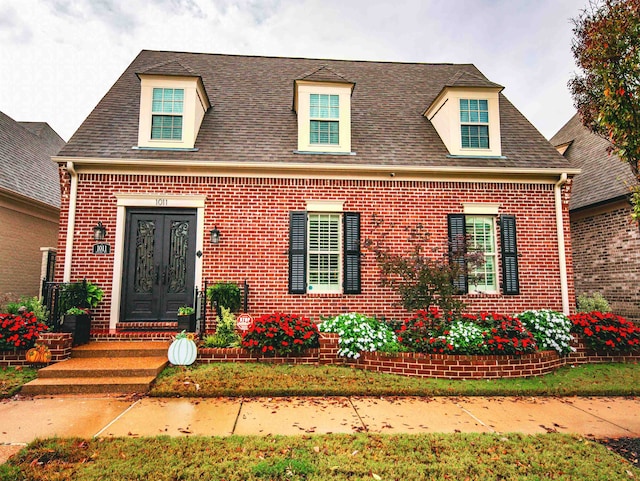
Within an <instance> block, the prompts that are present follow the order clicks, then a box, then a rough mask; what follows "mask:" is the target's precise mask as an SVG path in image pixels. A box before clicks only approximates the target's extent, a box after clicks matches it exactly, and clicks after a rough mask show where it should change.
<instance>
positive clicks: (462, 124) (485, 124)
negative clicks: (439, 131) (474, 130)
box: [458, 97, 492, 152]
mask: <svg viewBox="0 0 640 481" xmlns="http://www.w3.org/2000/svg"><path fill="white" fill-rule="evenodd" d="M461 100H466V101H471V100H477V101H481V100H485V101H486V102H487V117H489V99H466V98H463V97H461V98H460V99H458V119H459V120H460V148H461V149H462V150H464V151H467V150H474V151H485V152H489V151H490V150H491V140H492V139H491V127H490V125H491V124H490V122H491V119H490V118H489V119H488V120H487V122H471V121H470V120H468V121H465V122H463V121H462V120H461V119H460V114H461V112H462V108H461V107H460V101H461ZM470 112H471V110H469V113H470ZM465 126H467V127H480V126H482V127H487V142H488V144H489V146H488V147H464V146H463V145H462V127H465Z"/></svg>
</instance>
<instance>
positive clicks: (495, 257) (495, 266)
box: [464, 211, 500, 294]
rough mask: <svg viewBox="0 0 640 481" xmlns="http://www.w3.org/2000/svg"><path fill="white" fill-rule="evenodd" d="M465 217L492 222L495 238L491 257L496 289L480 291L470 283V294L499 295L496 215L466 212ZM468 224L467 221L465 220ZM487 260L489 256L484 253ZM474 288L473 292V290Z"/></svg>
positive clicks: (492, 233)
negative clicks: (481, 218)
mask: <svg viewBox="0 0 640 481" xmlns="http://www.w3.org/2000/svg"><path fill="white" fill-rule="evenodd" d="M464 214H465V217H484V218H487V219H490V220H491V229H492V232H491V235H492V236H493V253H492V254H490V255H489V256H490V257H492V258H493V279H494V286H493V287H494V288H493V289H487V290H484V289H478V288H477V286H476V285H475V284H473V283H472V282H471V281H469V294H498V293H499V292H500V291H499V284H500V282H499V279H498V237H497V229H496V215H494V214H487V213H475V214H469V213H467V212H466V211H465V213H464ZM465 223H466V219H465ZM484 255H485V258H486V257H487V254H486V253H484ZM472 287H473V290H472Z"/></svg>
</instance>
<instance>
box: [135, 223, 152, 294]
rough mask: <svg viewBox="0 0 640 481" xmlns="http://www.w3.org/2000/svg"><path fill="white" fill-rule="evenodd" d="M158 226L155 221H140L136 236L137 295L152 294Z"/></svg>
mask: <svg viewBox="0 0 640 481" xmlns="http://www.w3.org/2000/svg"><path fill="white" fill-rule="evenodd" d="M155 233H156V225H155V222H153V221H147V220H140V221H138V227H137V234H136V259H135V266H136V267H135V281H134V285H133V289H134V291H135V292H137V293H151V291H152V290H153V281H154V271H153V265H154V259H153V252H154V248H155Z"/></svg>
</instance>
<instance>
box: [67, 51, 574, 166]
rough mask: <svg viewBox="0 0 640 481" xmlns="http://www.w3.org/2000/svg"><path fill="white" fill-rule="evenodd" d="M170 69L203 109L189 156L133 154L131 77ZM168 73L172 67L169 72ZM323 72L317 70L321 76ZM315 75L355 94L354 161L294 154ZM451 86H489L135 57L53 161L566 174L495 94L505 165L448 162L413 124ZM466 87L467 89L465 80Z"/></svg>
mask: <svg viewBox="0 0 640 481" xmlns="http://www.w3.org/2000/svg"><path fill="white" fill-rule="evenodd" d="M172 62H177V63H179V64H180V65H181V66H183V67H184V68H185V69H186V70H188V71H190V72H193V73H194V74H195V75H199V76H200V77H201V78H202V81H203V84H204V86H205V88H206V90H207V93H208V95H209V99H210V100H211V104H212V107H211V109H209V111H208V112H207V113H206V114H205V117H204V120H203V122H202V125H201V127H200V132H199V134H198V138H197V140H196V145H195V147H196V148H197V149H198V150H197V151H196V152H171V151H142V150H134V149H132V147H133V146H135V145H136V144H137V141H138V116H139V108H140V107H139V106H140V103H139V102H140V98H139V97H140V81H139V79H138V78H137V76H136V72H145V71H147V70H148V69H151V68H154V67H156V66H158V65H159V64H165V65H168V64H170V63H172ZM174 65H176V64H174ZM323 67H324V69H323ZM313 72H323V73H324V74H325V75H329V78H334V80H335V78H336V77H335V76H336V75H337V76H339V77H341V78H344V79H348V80H349V81H350V82H353V83H355V84H356V85H357V88H356V89H355V90H354V91H353V95H352V102H351V135H352V140H351V150H352V151H354V152H356V155H355V156H347V157H345V156H340V155H299V154H295V153H294V151H295V150H297V118H296V114H295V112H294V111H293V110H292V98H293V85H294V80H295V79H299V78H301V75H305V73H306V74H307V75H309V74H312V73H313ZM457 74H460V75H458V77H457V81H458V82H464V83H465V85H468V84H469V82H470V83H475V84H476V85H481V86H492V87H495V86H497V84H494V83H492V82H489V81H488V80H487V79H486V78H485V77H484V76H483V75H482V73H480V72H479V71H478V69H477V68H476V67H475V66H473V65H469V64H460V65H453V64H418V63H392V62H368V61H367V62H364V61H346V60H318V59H306V58H278V57H249V56H237V55H219V54H197V53H179V52H160V51H147V50H144V51H142V52H141V53H140V54H139V55H138V56H137V57H136V58H135V59H134V61H133V62H132V63H131V65H130V66H129V67H128V68H127V70H126V71H125V72H124V73H123V74H122V76H121V77H120V78H119V79H118V80H117V81H116V83H115V84H114V85H113V87H112V88H111V89H110V90H109V92H108V93H107V94H106V95H105V97H104V98H103V99H102V101H101V102H100V103H99V104H98V105H97V106H96V108H95V109H94V110H93V112H91V114H90V115H89V116H88V117H87V119H86V120H85V121H84V123H83V124H82V125H81V126H80V128H79V129H78V131H77V132H76V133H75V134H74V135H73V137H72V138H71V139H70V140H69V142H68V143H67V145H66V146H65V147H64V149H62V151H61V152H60V156H63V157H98V158H114V159H115V158H120V159H159V160H164V159H175V158H179V159H184V160H187V161H192V162H197V161H207V162H233V163H242V162H273V161H278V162H296V163H309V164H313V163H349V164H363V165H371V164H374V165H389V166H394V165H399V166H425V167H439V166H461V167H462V166H473V167H477V166H491V167H499V166H504V167H529V168H547V167H549V168H565V167H568V163H567V162H566V160H565V159H564V158H562V156H561V155H560V154H558V153H557V152H556V150H555V149H554V148H553V147H552V146H551V144H550V143H549V142H548V141H547V140H546V139H545V138H544V137H543V136H542V135H541V134H540V133H539V132H538V131H537V130H536V129H535V128H534V127H533V126H532V125H531V124H530V123H529V122H528V121H527V120H526V119H525V118H524V116H523V115H522V114H521V113H520V112H519V111H518V110H517V109H516V108H515V107H513V105H511V103H510V102H509V101H508V100H507V99H506V98H505V97H504V96H503V95H502V94H501V95H500V113H501V131H502V134H501V135H502V150H503V155H504V156H506V159H464V158H448V157H447V155H448V152H447V149H446V147H445V145H444V144H443V143H442V141H441V139H440V137H439V136H438V134H437V133H436V130H435V129H434V127H433V125H432V124H431V123H430V122H429V121H428V120H427V119H426V118H425V117H424V116H423V115H422V113H423V112H424V111H425V110H426V108H427V107H428V106H429V105H430V104H431V102H433V100H434V99H435V98H436V96H437V95H438V93H439V92H440V91H441V90H442V89H443V87H444V86H445V85H447V83H448V82H450V81H451V80H452V79H454V77H455V76H456V75H457ZM470 79H471V80H470Z"/></svg>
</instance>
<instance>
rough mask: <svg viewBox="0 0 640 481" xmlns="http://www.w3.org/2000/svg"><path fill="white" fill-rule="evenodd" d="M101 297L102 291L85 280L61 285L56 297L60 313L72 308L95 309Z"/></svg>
mask: <svg viewBox="0 0 640 481" xmlns="http://www.w3.org/2000/svg"><path fill="white" fill-rule="evenodd" d="M103 295H104V291H103V290H102V289H100V288H99V287H98V286H97V285H95V284H93V283H92V282H88V281H87V280H86V279H85V280H83V281H81V282H72V283H70V284H62V287H61V289H60V294H59V297H58V305H59V307H60V312H66V311H67V310H69V309H71V308H72V307H80V308H82V309H95V308H96V307H97V306H98V304H99V303H100V301H101V300H102V296H103Z"/></svg>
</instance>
